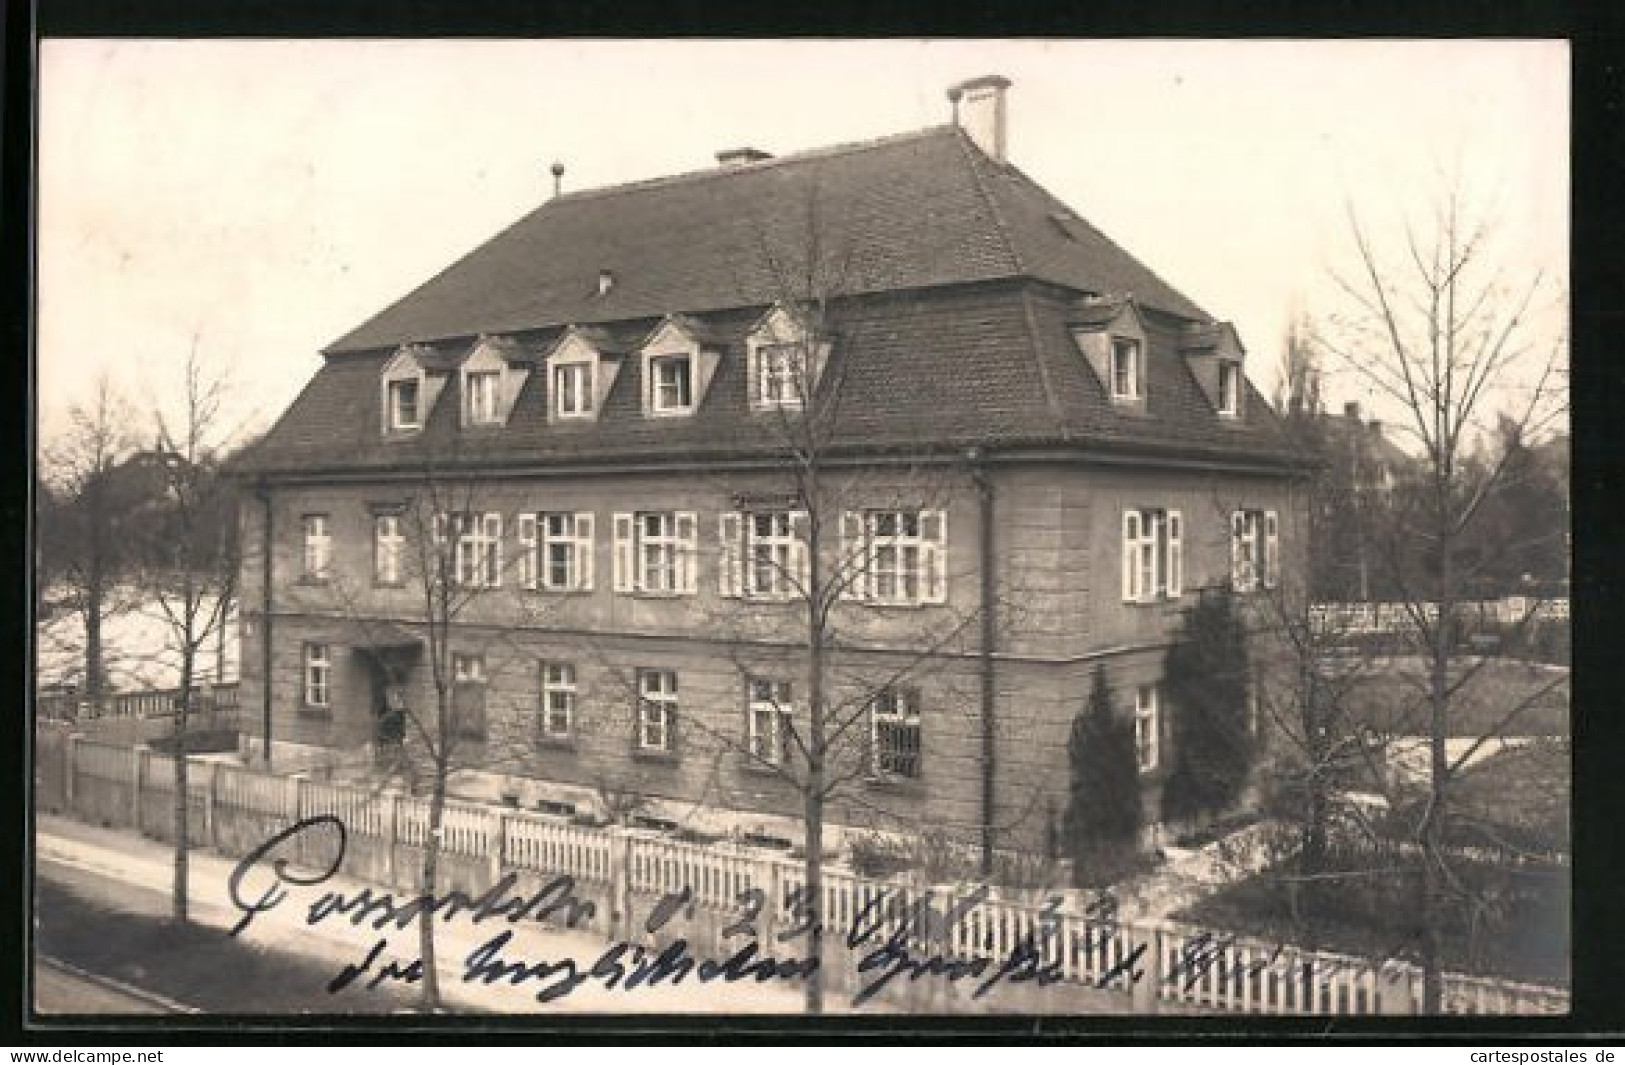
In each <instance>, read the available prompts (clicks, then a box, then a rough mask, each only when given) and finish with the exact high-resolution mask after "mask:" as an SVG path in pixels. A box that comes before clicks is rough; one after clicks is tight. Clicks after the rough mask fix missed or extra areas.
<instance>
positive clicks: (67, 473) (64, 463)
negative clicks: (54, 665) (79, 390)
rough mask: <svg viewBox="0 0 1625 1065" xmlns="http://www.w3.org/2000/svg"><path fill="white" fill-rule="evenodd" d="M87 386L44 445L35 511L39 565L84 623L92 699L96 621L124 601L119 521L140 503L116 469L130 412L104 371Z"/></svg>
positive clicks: (128, 447)
mask: <svg viewBox="0 0 1625 1065" xmlns="http://www.w3.org/2000/svg"><path fill="white" fill-rule="evenodd" d="M94 387H95V391H94V394H93V396H92V399H91V401H90V403H89V404H88V405H85V406H80V405H75V406H74V407H73V408H72V410H71V411H70V413H69V419H70V427H69V428H68V430H67V431H66V432H65V433H63V435H62V436H61V437H59V438H58V439H56V440H54V441H52V442H50V443H49V444H48V445H47V446H46V448H45V449H44V455H43V458H44V467H45V469H44V471H43V472H44V475H45V483H46V486H47V487H49V488H50V489H51V490H52V493H53V496H54V499H53V500H52V501H51V503H52V505H50V506H44V504H45V503H46V501H45V500H41V501H40V502H41V504H42V510H41V513H40V515H39V517H40V521H41V527H40V532H41V534H42V535H41V540H40V550H41V554H42V563H43V565H42V567H41V568H42V570H43V572H44V573H48V574H51V575H53V576H54V577H55V578H56V579H57V580H58V581H60V584H61V586H62V587H61V590H62V591H64V592H65V593H66V599H67V603H68V605H69V607H70V608H71V609H72V611H73V613H74V614H75V615H77V616H78V618H79V620H80V623H81V624H82V626H83V628H84V645H83V649H84V653H83V663H84V666H83V668H84V683H83V688H82V690H83V692H84V696H85V698H86V699H87V700H88V701H89V702H90V703H92V704H96V703H98V702H99V701H100V700H101V698H102V695H103V694H104V688H105V685H106V682H107V673H108V663H107V660H106V653H105V650H104V646H103V625H104V623H105V622H106V621H107V619H108V618H109V617H110V616H112V615H114V614H116V613H118V612H119V611H120V610H122V609H123V608H124V607H126V606H128V604H127V603H125V602H123V600H122V599H121V597H120V596H119V595H118V589H119V583H120V581H121V580H123V578H124V577H125V575H126V567H127V566H128V564H129V563H130V561H131V559H130V552H129V551H128V550H127V548H126V537H127V535H128V530H127V529H125V528H124V524H125V519H126V518H127V517H128V516H129V514H130V512H131V511H132V510H133V509H134V507H135V506H136V505H138V504H139V503H140V502H141V499H140V498H139V496H138V494H137V493H135V492H132V491H131V490H130V488H131V486H129V485H121V484H120V483H119V479H118V476H117V474H118V470H119V466H120V463H121V462H123V461H124V460H125V459H126V458H127V457H128V456H129V454H130V452H131V451H132V449H133V447H134V428H135V414H134V411H133V410H132V409H131V407H130V405H129V403H128V401H127V400H126V399H125V398H124V397H123V396H122V395H121V394H120V393H119V392H118V390H117V389H116V388H114V386H113V383H112V381H111V380H110V379H109V378H108V377H107V376H106V375H105V374H103V375H102V376H100V377H98V378H97V379H96V383H95V386H94ZM41 579H43V578H41ZM42 591H45V592H49V591H51V589H44V590H42Z"/></svg>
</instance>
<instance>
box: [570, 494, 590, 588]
mask: <svg viewBox="0 0 1625 1065" xmlns="http://www.w3.org/2000/svg"><path fill="white" fill-rule="evenodd" d="M593 525H594V522H593V516H592V512H591V511H588V510H583V511H578V512H577V513H576V544H575V547H576V589H577V590H578V591H583V592H590V591H592V582H593Z"/></svg>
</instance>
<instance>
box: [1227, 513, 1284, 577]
mask: <svg viewBox="0 0 1625 1065" xmlns="http://www.w3.org/2000/svg"><path fill="white" fill-rule="evenodd" d="M1279 549H1280V542H1279V532H1278V524H1277V518H1276V513H1275V511H1273V510H1268V511H1266V510H1238V511H1236V512H1235V513H1234V514H1232V515H1231V519H1230V560H1231V577H1230V579H1231V584H1232V585H1233V586H1234V588H1235V590H1236V591H1238V592H1251V591H1254V590H1256V589H1258V588H1261V587H1262V588H1273V587H1275V582H1276V580H1277V578H1278V577H1279V569H1280V562H1279V560H1278V557H1277V556H1278V552H1279Z"/></svg>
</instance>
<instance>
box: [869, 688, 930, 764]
mask: <svg viewBox="0 0 1625 1065" xmlns="http://www.w3.org/2000/svg"><path fill="white" fill-rule="evenodd" d="M869 706H870V716H871V719H872V721H873V724H874V771H875V774H876V775H877V776H882V777H910V778H914V777H918V776H919V775H920V696H919V692H917V691H915V690H914V689H912V688H887V689H886V690H885V691H882V692H880V693H878V694H876V695H875V697H874V699H873V700H872V701H871V702H870V704H869Z"/></svg>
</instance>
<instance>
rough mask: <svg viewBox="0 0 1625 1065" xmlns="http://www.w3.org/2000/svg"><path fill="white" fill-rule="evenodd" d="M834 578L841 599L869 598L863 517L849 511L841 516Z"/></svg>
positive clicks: (867, 562)
mask: <svg viewBox="0 0 1625 1065" xmlns="http://www.w3.org/2000/svg"><path fill="white" fill-rule="evenodd" d="M835 576H836V580H837V581H838V582H839V585H838V587H839V588H840V590H841V598H842V599H850V600H862V599H867V598H868V597H869V556H868V553H867V552H866V551H865V549H864V542H863V515H862V514H858V513H855V512H853V511H850V510H848V511H846V512H845V513H843V514H842V515H841V563H840V565H839V566H838V567H837V568H836V571H835Z"/></svg>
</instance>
